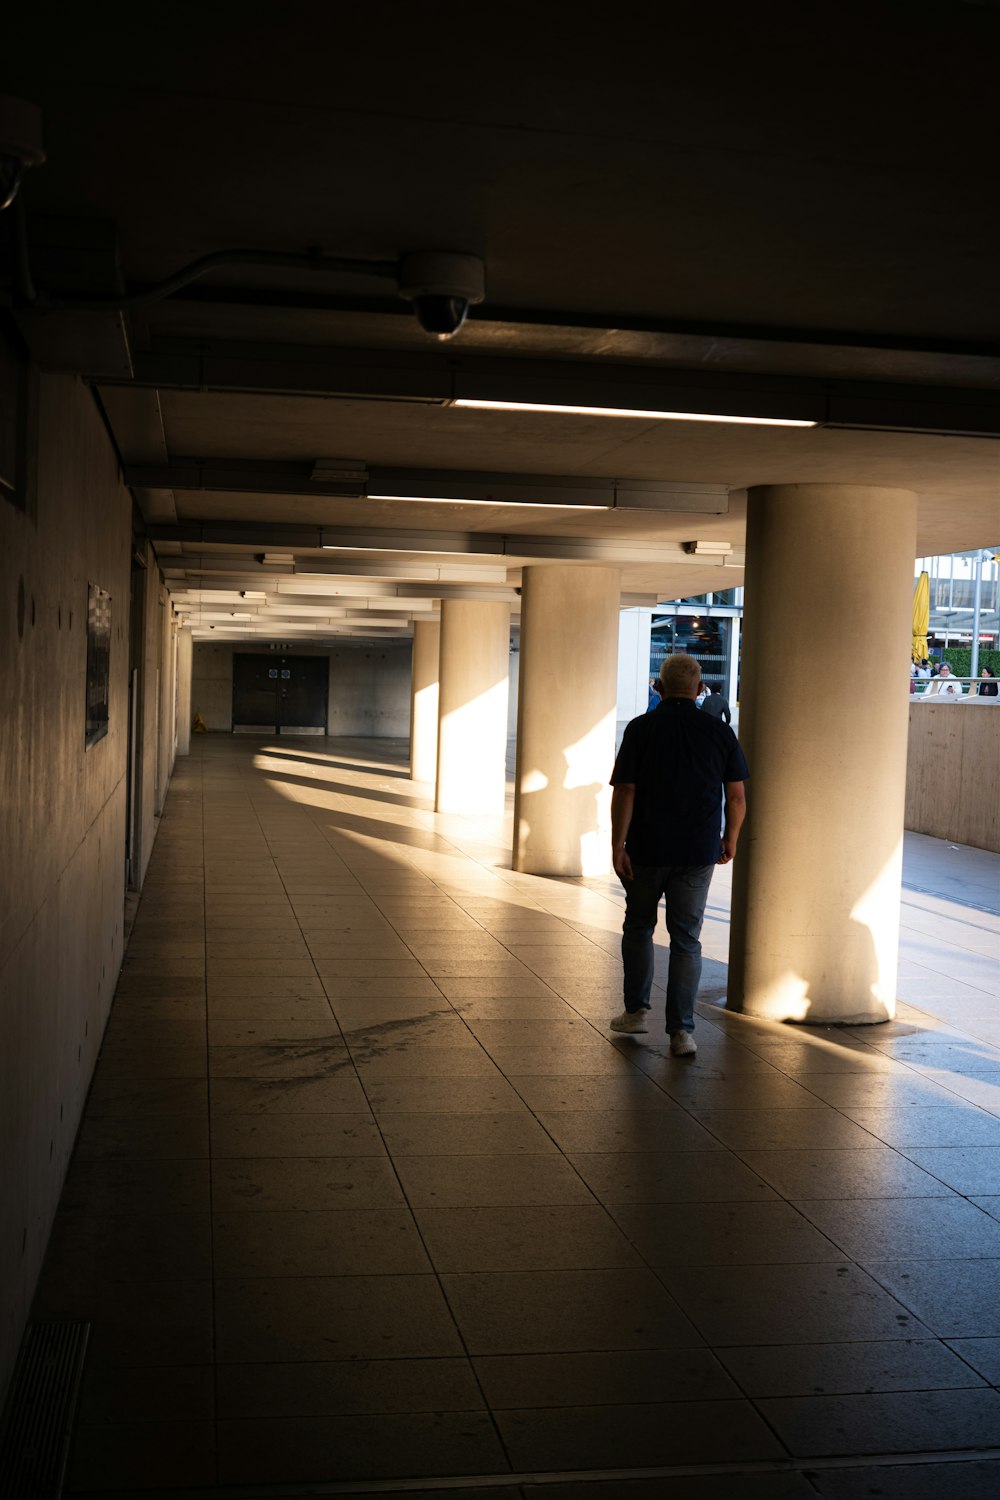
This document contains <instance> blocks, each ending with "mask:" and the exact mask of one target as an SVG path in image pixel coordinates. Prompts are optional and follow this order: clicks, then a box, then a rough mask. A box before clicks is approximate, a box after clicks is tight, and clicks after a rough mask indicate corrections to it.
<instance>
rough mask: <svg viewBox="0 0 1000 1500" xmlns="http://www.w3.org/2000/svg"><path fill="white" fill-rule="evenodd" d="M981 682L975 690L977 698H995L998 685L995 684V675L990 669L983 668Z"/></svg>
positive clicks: (999, 688)
mask: <svg viewBox="0 0 1000 1500" xmlns="http://www.w3.org/2000/svg"><path fill="white" fill-rule="evenodd" d="M982 679H983V680H982V682H981V683H980V684H979V686H978V687H977V688H976V696H977V697H978V698H996V697H997V696H998V690H1000V684H998V683H997V674H996V673H995V672H994V671H993V669H992V667H984V668H983V671H982Z"/></svg>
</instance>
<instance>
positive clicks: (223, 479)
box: [124, 458, 729, 515]
mask: <svg viewBox="0 0 1000 1500" xmlns="http://www.w3.org/2000/svg"><path fill="white" fill-rule="evenodd" d="M316 473H317V471H316V466H315V465H314V464H313V463H308V462H307V463H280V462H274V461H272V460H269V459H242V458H173V459H169V460H166V459H164V460H162V461H158V462H154V463H149V462H145V463H126V464H125V472H124V478H125V483H126V484H128V485H131V486H132V487H133V488H134V489H137V490H150V489H153V490H158V489H170V490H185V491H187V490H210V491H214V492H218V493H238V494H263V495H317V496H322V495H329V496H334V497H337V498H338V499H364V498H365V497H366V495H367V496H371V497H374V498H373V503H377V501H378V500H379V499H383V498H385V499H396V498H399V499H404V500H405V499H411V500H428V501H430V500H455V501H461V500H466V501H471V502H473V503H484V502H485V503H490V504H495V505H558V506H566V505H569V506H572V507H574V508H580V509H583V508H585V507H590V506H593V507H595V508H599V509H600V508H603V509H606V510H664V511H683V512H686V513H698V514H706V515H725V514H726V513H727V511H728V510H729V487H728V486H727V485H724V484H684V483H678V482H676V481H669V480H658V479H624V480H622V479H604V478H598V477H597V476H595V475H592V474H590V475H581V476H573V475H560V474H512V473H500V472H498V471H496V470H469V469H410V468H388V467H385V466H379V465H375V466H373V467H372V468H370V469H368V470H366V471H364V474H363V476H362V477H360V478H343V479H338V478H332V479H331V478H327V477H322V478H317V477H316Z"/></svg>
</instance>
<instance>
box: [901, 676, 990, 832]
mask: <svg viewBox="0 0 1000 1500" xmlns="http://www.w3.org/2000/svg"><path fill="white" fill-rule="evenodd" d="M906 827H907V828H909V829H911V830H912V831H913V832H914V833H927V834H930V835H931V837H932V838H936V839H950V840H951V841H952V843H955V844H973V845H974V846H975V847H976V848H978V849H991V850H993V851H994V852H995V853H998V854H1000V699H996V698H992V699H982V700H980V701H978V702H976V701H973V702H961V703H959V702H954V703H944V702H942V703H911V704H910V737H909V747H908V755H907V763H906Z"/></svg>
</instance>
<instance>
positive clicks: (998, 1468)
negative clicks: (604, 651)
mask: <svg viewBox="0 0 1000 1500" xmlns="http://www.w3.org/2000/svg"><path fill="white" fill-rule="evenodd" d="M402 752H403V747H402V746H400V745H398V744H393V743H386V742H358V741H353V742H345V741H333V740H326V741H324V740H303V741H287V740H283V741H280V742H277V741H276V742H274V743H273V744H270V745H266V746H261V745H258V744H257V743H256V742H254V741H250V740H246V739H236V740H231V739H228V738H221V737H220V738H215V737H211V738H208V739H203V740H198V739H196V740H195V742H194V744H193V747H192V754H191V757H190V759H188V760H186V761H182V762H179V763H178V768H177V771H176V774H175V778H174V782H173V787H172V790H171V793H170V797H169V800H168V804H167V809H166V813H165V816H164V818H163V820H162V825H161V828H160V833H159V837H158V840H157V843H156V847H155V850H154V854H153V860H152V863H151V866H150V870H149V877H148V881H147V885H146V889H145V892H144V895H143V899H142V902H141V905H140V908H139V912H138V917H137V920H136V923H135V928H134V931H133V933H132V938H131V942H130V945H129V949H128V956H127V960H126V964H125V968H124V971H123V974H122V978H121V983H120V985H119V988H118V993H117V998H116V1001H115V1005H114V1010H113V1012H112V1017H111V1021H110V1024H109V1027H108V1031H107V1036H106V1040H105V1044H104V1048H103V1051H102V1054H101V1059H100V1062H99V1065H98V1069H97V1074H96V1077H95V1081H94V1086H93V1090H92V1093H91V1097H90V1101H89V1106H88V1110H87V1115H86V1119H85V1122H84V1125H83V1129H82V1132H81V1135H80V1138H79V1144H78V1148H77V1151H76V1156H75V1159H74V1161H73V1164H72V1167H71V1170H70V1173H69V1177H68V1180H67V1183H66V1189H65V1193H64V1197H63V1201H62V1207H61V1210H60V1214H59V1218H58V1221H57V1224H56V1228H55V1232H54V1234H53V1238H52V1243H51V1249H50V1254H49V1258H48V1262H47V1267H46V1271H45V1275H44V1277H43V1282H42V1285H41V1288H40V1291H39V1295H38V1301H37V1307H36V1315H37V1316H43V1317H69V1318H82V1319H88V1320H90V1321H91V1322H92V1324H93V1332H92V1337H91V1345H90V1353H89V1357H88V1363H87V1368H86V1374H85V1382H84V1389H83V1395H82V1402H81V1407H80V1413H79V1420H78V1425H77V1430H76V1434H75V1441H74V1450H73V1458H72V1468H71V1475H70V1488H71V1489H73V1490H76V1491H91V1492H94V1491H96V1492H99V1493H101V1494H105V1493H112V1492H122V1493H140V1492H142V1491H145V1490H147V1489H149V1490H153V1489H158V1490H160V1491H168V1492H170V1491H176V1492H183V1493H185V1494H187V1493H201V1492H214V1490H213V1487H215V1486H224V1487H228V1490H229V1492H230V1493H232V1494H233V1495H234V1496H239V1495H240V1494H242V1493H246V1494H249V1493H250V1492H251V1490H252V1492H253V1493H266V1494H273V1495H274V1496H276V1497H277V1496H282V1495H285V1494H290V1493H292V1492H293V1489H292V1488H290V1487H294V1486H300V1487H301V1488H298V1489H294V1493H296V1494H300V1495H305V1494H316V1495H319V1494H329V1493H334V1492H343V1491H342V1490H339V1489H337V1490H335V1489H334V1488H333V1486H338V1485H340V1486H344V1485H346V1486H347V1487H348V1488H350V1485H349V1483H348V1482H349V1481H358V1482H359V1483H360V1482H361V1481H366V1480H374V1479H386V1478H394V1477H399V1478H412V1479H419V1478H425V1479H431V1478H434V1479H439V1480H441V1481H442V1483H443V1482H444V1480H445V1478H446V1477H447V1476H452V1477H454V1476H465V1477H466V1478H469V1477H470V1476H478V1477H479V1484H478V1485H477V1486H476V1487H474V1488H471V1487H468V1486H458V1487H453V1488H449V1489H448V1490H447V1493H448V1495H449V1496H450V1497H451V1500H456V1497H457V1496H461V1495H462V1494H467V1493H468V1494H471V1493H474V1494H475V1495H476V1496H478V1497H479V1500H489V1497H493V1500H497V1497H500V1496H503V1497H507V1500H509V1497H516V1496H522V1495H528V1494H536V1493H537V1494H539V1495H544V1496H545V1497H547V1500H611V1497H617V1496H622V1497H632V1496H634V1497H636V1500H645V1497H647V1496H654V1495H655V1496H665V1497H667V1500H716V1497H721V1496H723V1495H725V1496H726V1500H732V1497H736V1500H743V1497H748V1500H754V1497H761V1500H765V1497H766V1500H805V1497H807V1496H816V1495H821V1496H825V1497H827V1500H860V1497H861V1496H868V1495H875V1494H879V1495H883V1496H889V1497H900V1500H902V1497H906V1500H921V1497H923V1496H930V1495H931V1494H933V1495H934V1496H935V1500H960V1497H961V1500H971V1497H978V1496H986V1495H995V1494H997V1493H1000V1390H998V1383H1000V1007H998V1003H997V994H996V979H997V956H998V933H1000V921H998V917H997V905H998V903H997V871H998V865H1000V861H998V860H997V859H996V858H995V857H993V856H990V855H987V854H984V853H982V852H980V851H976V850H969V849H954V848H953V847H951V846H948V845H946V844H940V843H937V842H935V841H933V840H929V839H920V838H912V839H909V840H908V850H907V866H906V869H907V889H906V891H905V893H904V898H905V899H904V917H903V921H904V931H903V956H902V963H901V969H900V994H901V996H902V998H903V1002H904V1003H903V1004H902V1005H901V1007H900V1019H899V1021H897V1022H896V1023H893V1024H891V1025H887V1026H883V1027H879V1028H869V1029H861V1028H859V1029H856V1030H846V1031H834V1030H829V1029H827V1030H822V1029H814V1030H807V1029H805V1028H791V1027H782V1026H777V1025H772V1024H764V1023H757V1022H753V1021H750V1020H745V1019H742V1018H740V1017H737V1016H733V1015H730V1014H729V1013H727V1012H726V1011H725V1010H723V1009H722V1008H721V1007H720V1005H719V1004H718V1002H719V1000H720V998H721V997H722V996H723V995H724V991H725V957H726V942H727V925H728V891H729V887H728V871H720V872H719V874H718V876H717V879H716V882H715V885H714V886H713V890H712V895H711V900H710V910H709V917H708V921H707V924H706V934H705V938H706V952H707V954H708V962H707V963H706V966H705V979H704V985H703V994H704V1003H703V1005H702V1006H701V1019H700V1022H699V1030H698V1040H699V1046H700V1051H699V1054H698V1057H697V1059H696V1060H695V1061H694V1062H684V1061H680V1060H676V1059H671V1058H670V1056H669V1055H668V1052H667V1049H666V1047H665V1045H664V1039H663V1038H662V1036H658V1035H656V1034H655V1033H654V1032H651V1033H650V1034H649V1035H648V1036H647V1037H644V1038H630V1037H629V1038H618V1039H612V1037H611V1035H610V1034H609V1033H608V1031H607V1030H606V1022H607V1019H608V1018H609V1016H610V1015H611V1014H612V1013H613V1012H614V1011H615V1010H616V1009H617V1008H618V992H619V959H618V952H617V950H618V938H619V931H620V922H621V896H620V892H619V891H617V890H616V889H615V887H614V886H613V884H611V883H610V882H602V881H597V882H572V881H557V880H545V879H540V878H536V877H530V876H523V875H515V874H512V872H511V871H510V869H509V868H506V867H505V864H506V863H508V862H509V860H508V855H507V850H508V848H509V836H507V835H505V832H504V828H503V826H502V825H501V824H500V822H499V821H489V820H487V821H483V822H481V823H480V822H477V821H474V820H467V819H459V818H448V817H444V816H435V815H434V814H433V813H432V812H431V811H430V810H429V803H428V800H427V797H426V795H425V793H426V790H427V789H426V788H424V787H415V786H414V785H413V784H412V783H411V782H409V781H408V780H407V777H406V767H405V763H404V760H403V753H402ZM661 963H662V959H658V964H661ZM658 972H660V971H658ZM659 995H660V998H662V992H659ZM907 1455H909V1456H910V1457H909V1461H906V1459H907ZM846 1458H850V1459H852V1460H853V1462H851V1463H846V1462H845V1459H846ZM871 1459H874V1460H876V1463H875V1466H874V1467H871ZM942 1460H948V1461H942ZM644 1471H645V1472H644ZM649 1471H654V1472H653V1473H650V1472H649ZM655 1471H662V1472H655ZM532 1474H536V1475H537V1476H538V1479H537V1482H531V1481H530V1478H529V1477H526V1476H531V1475H532ZM514 1475H516V1476H519V1477H518V1478H517V1479H516V1480H515V1479H514V1478H512V1477H509V1476H514ZM505 1476H506V1477H505ZM556 1476H560V1477H559V1478H558V1482H557V1478H556ZM484 1477H491V1478H492V1484H491V1485H485V1483H484ZM543 1481H544V1482H543ZM269 1486H273V1487H274V1488H273V1489H269V1488H268V1487H269ZM242 1487H250V1488H246V1489H244V1488H242ZM423 1493H424V1494H425V1495H430V1494H432V1493H434V1491H433V1490H425V1491H423Z"/></svg>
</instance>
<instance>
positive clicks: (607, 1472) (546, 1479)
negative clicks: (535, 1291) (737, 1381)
mask: <svg viewBox="0 0 1000 1500" xmlns="http://www.w3.org/2000/svg"><path fill="white" fill-rule="evenodd" d="M971 1463H998V1464H1000V1448H956V1449H951V1450H948V1449H944V1450H942V1449H928V1450H923V1451H918V1452H909V1453H869V1454H857V1455H851V1456H847V1457H843V1456H838V1455H823V1456H820V1457H813V1458H801V1459H773V1460H768V1459H761V1460H753V1461H749V1462H746V1463H740V1462H738V1461H734V1462H731V1463H708V1464H690V1463H689V1464H672V1465H663V1466H649V1467H645V1468H634V1469H624V1468H611V1469H561V1470H541V1469H538V1470H522V1471H521V1472H519V1473H516V1474H515V1473H509V1474H504V1473H500V1474H448V1475H432V1476H427V1475H423V1476H416V1477H411V1478H406V1477H403V1478H399V1479H359V1480H354V1481H352V1480H335V1481H323V1480H316V1481H313V1482H311V1483H309V1482H304V1483H303V1482H295V1483H291V1484H287V1483H286V1484H282V1483H280V1482H278V1483H275V1484H267V1485H228V1484H227V1485H226V1486H225V1489H224V1493H225V1495H226V1497H227V1500H310V1497H316V1500H319V1497H324V1496H337V1495H343V1496H351V1495H402V1496H406V1495H415V1494H420V1493H422V1492H428V1491H431V1492H433V1491H442V1490H461V1489H466V1490H469V1489H483V1490H485V1489H490V1488H493V1489H512V1488H513V1487H514V1486H516V1485H535V1486H539V1487H541V1486H545V1485H549V1484H567V1483H570V1484H573V1483H575V1484H585V1483H610V1482H612V1481H615V1480H622V1481H629V1480H641V1479H673V1478H677V1479H683V1478H702V1477H708V1476H712V1475H719V1476H722V1477H725V1476H733V1477H738V1476H742V1475H746V1476H755V1475H760V1476H767V1475H772V1474H775V1475H777V1474H792V1475H795V1474H799V1475H803V1476H808V1475H810V1474H815V1473H826V1472H830V1471H833V1472H836V1471H837V1470H841V1469H867V1468H882V1469H891V1468H906V1467H912V1466H914V1465H925V1466H927V1467H932V1466H934V1465H937V1464H971ZM222 1493H223V1490H222V1488H221V1487H210V1488H206V1487H204V1486H198V1487H195V1488H185V1489H160V1488H157V1489H155V1490H148V1489H146V1490H134V1489H133V1490H129V1491H124V1492H123V1500H139V1497H147V1496H148V1497H149V1500H153V1497H154V1496H155V1497H157V1500H219V1497H220V1495H221V1494H222Z"/></svg>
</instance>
